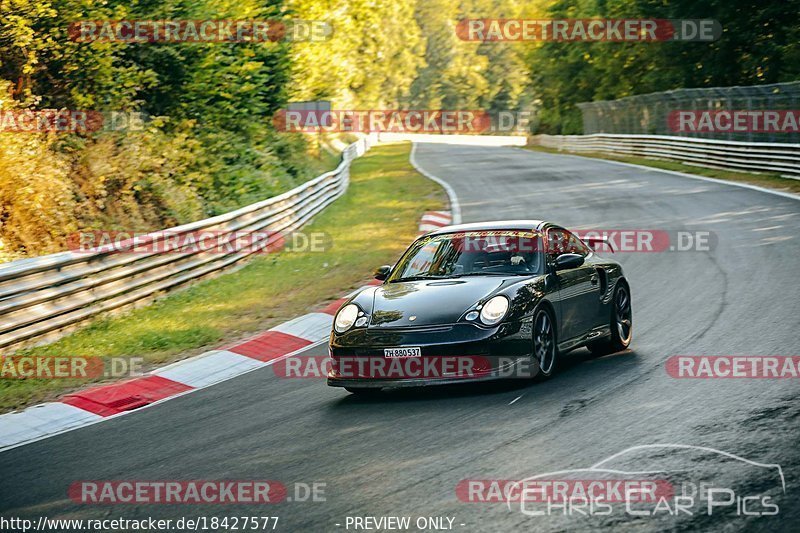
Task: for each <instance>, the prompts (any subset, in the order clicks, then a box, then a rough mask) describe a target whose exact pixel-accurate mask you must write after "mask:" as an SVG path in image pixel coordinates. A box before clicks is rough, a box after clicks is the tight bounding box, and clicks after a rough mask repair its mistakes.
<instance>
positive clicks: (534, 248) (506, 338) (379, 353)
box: [328, 220, 632, 393]
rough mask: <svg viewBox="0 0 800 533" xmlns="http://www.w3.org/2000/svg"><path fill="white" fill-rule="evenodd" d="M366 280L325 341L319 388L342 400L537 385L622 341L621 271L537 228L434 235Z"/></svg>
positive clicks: (499, 226)
mask: <svg viewBox="0 0 800 533" xmlns="http://www.w3.org/2000/svg"><path fill="white" fill-rule="evenodd" d="M590 244H593V245H594V244H595V243H594V242H590ZM375 278H376V279H378V280H381V281H383V284H381V285H379V286H376V287H374V288H369V289H365V290H363V291H361V292H360V293H358V294H356V295H354V296H352V297H351V298H350V299H349V300H348V301H347V302H345V304H344V305H343V306H342V307H341V309H339V311H338V312H337V314H336V317H335V319H334V325H333V331H332V332H331V337H330V355H331V358H332V359H333V360H332V368H331V371H330V372H329V374H328V385H331V386H334V387H345V388H346V389H347V390H348V391H350V392H353V393H369V392H375V391H376V390H380V389H381V388H383V387H397V386H406V385H432V384H444V383H454V382H464V381H478V380H486V379H497V378H503V377H518V376H525V377H538V378H539V379H543V378H548V377H550V376H551V375H552V374H553V372H554V371H555V369H556V367H557V364H558V360H559V356H560V354H563V353H564V352H566V351H568V350H572V349H574V348H577V347H580V346H586V347H588V348H589V350H590V351H591V352H592V353H594V354H605V353H611V352H616V351H620V350H623V349H625V348H627V347H628V345H629V344H630V342H631V333H632V322H631V320H632V312H631V297H630V287H629V286H628V282H627V281H626V279H625V276H624V274H623V272H622V267H621V266H620V265H619V263H617V262H615V261H612V260H609V259H606V258H603V257H600V256H598V255H597V254H596V253H595V252H594V250H593V249H592V248H591V247H589V246H587V245H586V244H585V243H584V242H583V241H581V240H580V239H579V238H578V237H576V236H575V235H574V234H572V233H571V232H569V231H567V230H566V229H564V228H562V227H559V226H557V225H555V224H552V223H549V222H543V221H534V220H515V221H503V222H485V223H477V224H462V225H457V226H448V227H445V228H441V229H439V230H436V231H433V232H430V233H427V234H425V235H423V236H421V237H419V238H418V239H417V240H416V241H414V243H413V244H411V246H410V247H409V248H408V250H406V252H405V253H404V254H403V256H402V257H401V258H400V260H399V261H398V262H397V264H396V265H395V266H394V267H390V266H383V267H380V268H379V269H378V270H377V271H376V273H375Z"/></svg>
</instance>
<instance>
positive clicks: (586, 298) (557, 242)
mask: <svg viewBox="0 0 800 533" xmlns="http://www.w3.org/2000/svg"><path fill="white" fill-rule="evenodd" d="M566 253H577V254H579V255H582V256H584V258H585V257H587V256H588V255H589V253H590V251H589V250H588V249H586V248H585V247H584V246H583V245H582V243H581V242H580V240H579V239H578V238H577V237H575V236H574V235H573V234H572V233H570V232H569V231H567V230H565V229H562V228H550V229H548V230H547V254H548V258H549V261H550V262H551V263H552V261H554V260H555V258H556V257H558V256H559V255H561V254H566ZM555 275H556V278H557V279H558V298H559V302H560V303H561V328H560V333H561V336H560V342H566V341H569V340H572V339H575V338H579V337H583V336H584V335H585V334H586V333H588V332H589V331H590V330H591V329H592V328H593V327H594V323H595V321H596V319H597V314H598V307H599V305H600V289H599V283H598V276H597V271H596V270H595V268H594V265H593V264H592V263H586V262H585V263H584V264H583V265H581V266H580V267H578V268H571V269H566V270H559V271H558V272H556V273H555Z"/></svg>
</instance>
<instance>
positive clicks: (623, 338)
mask: <svg viewBox="0 0 800 533" xmlns="http://www.w3.org/2000/svg"><path fill="white" fill-rule="evenodd" d="M609 328H610V329H611V336H610V337H608V338H607V339H603V340H602V341H597V342H593V343H591V344H589V345H588V346H587V348H589V351H590V352H592V355H597V356H600V355H607V354H612V353H616V352H621V351H622V350H625V349H627V348H628V346H630V344H631V340H632V339H633V309H632V308H631V293H630V289H628V286H627V285H626V284H625V283H620V284H619V285H617V288H616V289H615V290H614V298H613V299H612V300H611V319H610V323H609Z"/></svg>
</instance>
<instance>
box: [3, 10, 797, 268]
mask: <svg viewBox="0 0 800 533" xmlns="http://www.w3.org/2000/svg"><path fill="white" fill-rule="evenodd" d="M799 12H800V0H782V1H776V0H762V1H759V0H704V1H696V0H627V1H623V0H574V1H566V0H556V1H553V0H533V1H530V2H525V3H522V2H515V1H513V0H463V1H458V0H452V1H450V0H405V1H401V0H272V1H270V0H237V1H236V2H228V1H223V0H139V1H121V0H105V1H93V0H0V111H12V110H25V109H38V110H41V109H70V110H90V111H98V112H102V113H108V112H111V111H116V112H136V113H142V114H144V116H147V117H148V120H147V121H146V122H145V123H144V126H143V127H139V128H127V129H119V130H114V129H108V128H105V129H100V130H98V131H78V132H74V133H69V134H65V133H53V132H50V133H20V132H14V131H0V259H6V260H7V259H9V258H15V257H21V256H25V255H33V254H40V253H46V252H52V251H57V250H61V249H64V247H65V246H64V243H65V237H66V235H68V234H69V233H70V232H74V231H78V230H83V229H94V228H108V229H114V228H125V229H132V230H151V229H156V228H160V227H166V226H169V225H174V224H178V223H183V222H188V221H191V220H196V219H199V218H203V217H206V216H209V215H213V214H216V213H220V212H224V211H227V210H230V209H232V208H235V207H237V206H240V205H244V204H246V203H250V202H253V201H256V200H258V199H261V198H264V197H268V196H271V195H274V194H276V193H278V192H281V191H284V190H286V189H288V188H290V187H292V186H294V185H296V184H298V183H301V182H303V181H305V180H307V179H308V178H310V177H312V176H313V175H314V174H315V172H316V171H318V169H319V168H318V166H317V165H315V164H314V162H315V154H314V153H313V151H314V150H315V149H316V140H313V141H311V140H309V139H307V138H306V137H304V136H302V135H301V134H287V133H281V132H277V131H275V129H274V127H273V125H272V122H271V117H272V116H273V115H274V114H275V112H276V111H278V110H280V109H282V108H285V107H286V105H287V104H288V103H290V102H293V101H307V100H329V101H331V102H332V104H333V106H334V107H335V108H337V109H379V108H384V109H386V108H398V107H399V108H404V109H484V110H489V111H496V110H532V111H535V112H536V113H537V119H536V120H535V121H534V128H535V131H541V132H550V133H580V127H581V126H580V113H579V112H578V110H577V109H576V107H575V104H576V103H578V102H582V101H590V100H596V99H611V98H618V97H623V96H629V95H633V94H641V93H647V92H653V91H660V90H667V89H673V88H679V87H705V86H722V85H749V84H766V83H774V82H778V81H791V80H795V79H798V78H800V47H798V43H800V25H799V24H797V22H796V17H797V14H798V13H799ZM471 17H491V18H506V19H508V18H546V17H550V18H590V17H605V18H635V17H639V18H645V17H647V18H664V19H687V18H713V19H716V20H718V21H719V22H720V24H721V25H722V27H723V30H724V31H723V35H722V37H721V38H720V39H719V40H717V41H715V42H713V43H687V42H656V43H620V42H594V43H584V42H580V43H578V42H545V43H541V42H468V41H464V40H462V39H460V38H459V36H458V35H457V32H456V26H457V24H458V22H459V20H462V19H465V18H471ZM162 19H172V20H209V19H217V20H218V19H229V20H272V21H285V22H287V24H290V23H291V21H292V20H295V19H300V20H306V21H312V20H322V21H326V22H327V23H329V24H330V27H331V28H332V30H333V31H332V34H331V35H330V36H329V38H326V39H322V40H296V39H290V38H284V39H277V40H275V41H269V42H209V43H125V42H106V41H97V42H80V41H76V40H73V39H71V38H70V35H69V25H70V24H71V23H74V22H75V21H82V20H94V21H104V20H162Z"/></svg>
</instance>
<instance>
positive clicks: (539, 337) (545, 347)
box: [533, 307, 558, 381]
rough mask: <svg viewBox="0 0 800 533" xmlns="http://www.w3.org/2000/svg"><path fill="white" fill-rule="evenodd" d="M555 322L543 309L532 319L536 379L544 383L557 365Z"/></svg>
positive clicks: (546, 310) (545, 309)
mask: <svg viewBox="0 0 800 533" xmlns="http://www.w3.org/2000/svg"><path fill="white" fill-rule="evenodd" d="M556 341H557V338H556V321H555V320H554V319H553V314H552V313H551V312H550V311H549V310H548V309H547V308H545V307H543V308H541V309H539V310H538V311H536V314H535V315H534V318H533V358H534V360H535V362H536V363H537V364H538V365H539V372H538V373H537V374H536V379H538V380H540V381H544V380H546V379H548V378H550V376H552V375H553V374H554V373H555V371H556V367H557V363H558V343H557V342H556Z"/></svg>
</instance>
